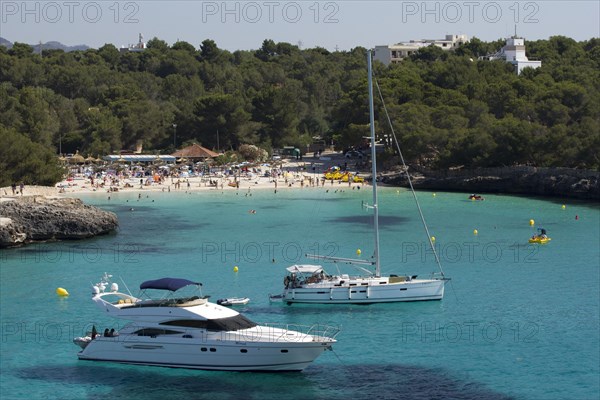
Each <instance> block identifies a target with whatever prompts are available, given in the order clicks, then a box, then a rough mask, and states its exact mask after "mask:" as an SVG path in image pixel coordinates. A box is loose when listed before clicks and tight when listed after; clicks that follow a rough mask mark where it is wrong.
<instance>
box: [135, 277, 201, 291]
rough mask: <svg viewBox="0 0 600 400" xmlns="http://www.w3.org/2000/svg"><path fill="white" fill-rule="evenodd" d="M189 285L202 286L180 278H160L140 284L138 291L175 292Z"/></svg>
mask: <svg viewBox="0 0 600 400" xmlns="http://www.w3.org/2000/svg"><path fill="white" fill-rule="evenodd" d="M189 285H199V286H202V284H201V283H200V282H192V281H189V280H187V279H180V278H162V279H155V280H153V281H146V282H142V284H141V285H140V289H159V290H171V291H173V292H174V291H176V290H179V289H181V288H182V287H186V286H189Z"/></svg>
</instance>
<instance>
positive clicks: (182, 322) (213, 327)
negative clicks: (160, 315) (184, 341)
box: [160, 314, 257, 331]
mask: <svg viewBox="0 0 600 400" xmlns="http://www.w3.org/2000/svg"><path fill="white" fill-rule="evenodd" d="M160 324H161V325H171V326H184V327H187V328H200V329H206V330H209V331H239V330H242V329H250V328H253V327H255V326H256V325H257V324H256V323H255V322H253V321H251V320H249V319H248V318H246V317H244V316H243V315H241V314H240V315H236V316H235V317H228V318H218V319H206V320H200V319H178V320H173V321H166V322H161V323H160Z"/></svg>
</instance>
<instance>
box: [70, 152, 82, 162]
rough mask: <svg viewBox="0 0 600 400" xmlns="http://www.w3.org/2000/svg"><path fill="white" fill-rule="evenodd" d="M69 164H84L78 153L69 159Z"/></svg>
mask: <svg viewBox="0 0 600 400" xmlns="http://www.w3.org/2000/svg"><path fill="white" fill-rule="evenodd" d="M69 162H70V163H71V164H83V163H84V162H85V158H83V156H82V155H81V154H79V152H76V153H75V155H73V156H71V157H69Z"/></svg>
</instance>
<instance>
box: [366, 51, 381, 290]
mask: <svg viewBox="0 0 600 400" xmlns="http://www.w3.org/2000/svg"><path fill="white" fill-rule="evenodd" d="M371 60H372V57H371V50H368V51H367V65H368V72H369V122H370V126H371V171H372V175H373V230H374V231H375V250H374V253H373V257H374V258H375V276H376V277H378V278H379V277H380V276H381V268H380V263H379V207H378V205H377V160H376V158H375V111H374V109H373V71H372V69H373V66H372V65H371V62H372V61H371Z"/></svg>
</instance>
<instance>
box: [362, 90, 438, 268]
mask: <svg viewBox="0 0 600 400" xmlns="http://www.w3.org/2000/svg"><path fill="white" fill-rule="evenodd" d="M374 81H375V86H377V92H378V93H379V98H380V99H381V103H382V105H383V110H384V111H385V116H386V118H387V121H388V124H389V126H390V129H391V131H392V136H393V137H394V141H395V142H396V148H397V149H398V154H400V160H401V161H402V167H403V168H404V172H406V177H407V178H408V185H409V186H410V191H411V192H412V195H413V198H414V199H415V203H416V205H417V209H418V210H419V215H420V216H421V222H422V223H423V228H425V233H427V240H428V241H429V246H430V247H431V250H432V251H433V255H434V257H435V261H436V263H437V265H438V268H439V269H440V272H441V273H442V278H444V277H445V274H444V270H443V269H442V263H441V262H440V258H439V256H438V253H437V251H436V250H435V246H434V245H433V241H432V240H431V234H430V233H429V228H428V227H427V222H425V216H424V215H423V211H422V210H421V205H420V204H419V199H418V198H417V193H415V189H414V187H413V184H412V180H411V179H410V174H409V173H408V167H407V166H406V162H405V161H404V156H403V155H402V151H401V150H400V142H399V141H398V138H397V137H396V132H395V131H394V126H393V125H392V120H391V119H390V114H389V113H388V110H387V107H386V105H385V101H384V100H383V95H382V94H381V88H380V87H379V82H378V81H377V79H374Z"/></svg>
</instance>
